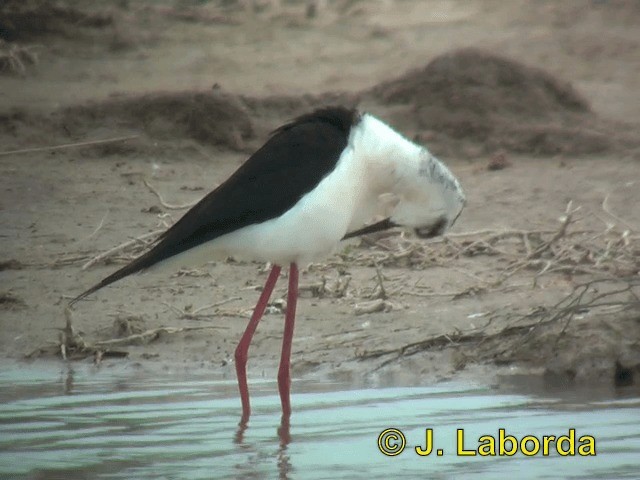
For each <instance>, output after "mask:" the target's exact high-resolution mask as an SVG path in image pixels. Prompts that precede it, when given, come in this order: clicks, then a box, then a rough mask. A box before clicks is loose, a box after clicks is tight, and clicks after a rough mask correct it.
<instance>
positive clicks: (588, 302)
mask: <svg viewBox="0 0 640 480" xmlns="http://www.w3.org/2000/svg"><path fill="white" fill-rule="evenodd" d="M154 193H155V194H156V196H157V197H158V200H159V201H161V202H162V203H166V202H164V200H163V199H162V197H161V196H159V194H158V192H157V191H156V192H154ZM607 200H608V199H607V198H605V200H604V201H603V202H602V205H601V211H600V212H586V211H584V210H583V209H582V208H581V207H579V206H578V207H574V206H573V204H572V202H569V203H568V204H567V206H566V209H565V210H564V212H562V214H561V216H560V218H559V221H558V225H557V226H556V228H547V229H532V230H523V229H506V230H500V231H493V230H484V231H470V232H461V233H455V234H449V235H447V236H445V237H442V238H439V239H434V240H432V241H430V242H428V243H426V242H424V241H422V240H419V239H417V238H413V237H411V236H408V235H405V234H403V233H400V232H397V231H390V232H387V233H384V234H375V235H371V236H367V237H363V238H362V239H361V240H360V244H359V245H355V246H354V245H349V246H347V247H345V248H344V249H343V251H342V252H341V253H339V254H337V255H336V256H334V257H333V258H332V259H330V260H329V261H328V262H327V263H324V264H314V265H312V266H310V271H315V272H317V273H320V274H321V276H320V279H319V280H318V281H314V282H312V283H307V284H302V285H301V286H300V295H301V296H303V297H305V296H306V297H315V298H322V297H328V298H334V299H339V301H341V302H347V303H349V304H350V305H351V306H352V309H353V310H352V311H353V313H354V315H356V316H357V315H363V314H370V313H375V312H388V311H392V310H400V309H402V308H403V306H402V303H401V302H402V298H403V297H405V296H416V297H425V298H430V297H449V298H450V299H451V300H452V301H455V300H457V299H460V298H464V297H466V296H478V295H485V294H490V293H492V292H501V291H513V290H523V291H524V290H526V289H536V288H539V286H538V285H539V283H540V281H541V278H542V277H553V276H555V277H553V278H556V277H557V276H560V277H562V278H564V279H565V280H568V281H570V282H571V283H573V284H574V285H575V287H574V289H573V291H572V292H571V293H570V294H569V295H567V296H566V297H565V298H563V299H562V300H561V301H559V302H557V303H556V304H553V305H538V306H537V307H535V308H531V309H529V310H527V311H524V312H523V311H520V310H518V309H517V308H515V309H514V308H503V309H501V310H496V311H492V312H485V313H483V315H482V319H483V321H484V324H483V325H481V326H477V327H474V328H472V329H470V330H465V331H459V330H455V331H452V332H447V333H441V334H439V335H435V336H431V337H428V338H424V339H418V340H416V341H415V342H412V343H410V344H406V345H403V346H401V347H394V348H392V349H387V350H384V349H382V350H372V351H362V350H359V351H357V352H356V354H355V355H356V358H358V359H359V360H371V359H380V360H379V363H378V366H377V367H376V368H377V369H378V368H382V367H384V366H385V365H388V364H389V363H393V362H397V361H400V360H402V359H403V358H406V357H410V356H412V355H416V354H420V353H421V352H425V351H428V350H442V349H445V348H453V349H456V350H460V352H461V353H460V355H459V357H458V360H457V367H456V368H464V366H465V365H466V364H468V363H473V362H493V363H496V364H511V363H518V362H520V361H524V360H526V361H527V362H529V363H534V364H535V363H536V362H537V363H539V364H541V365H547V363H548V362H549V359H553V358H555V356H557V352H558V351H559V349H558V348H556V347H557V346H558V344H559V343H561V342H567V341H569V342H570V341H576V338H580V335H582V334H584V332H585V331H589V323H588V322H590V321H593V319H594V318H596V319H597V318H600V317H601V316H603V315H604V316H616V318H617V317H618V316H623V317H624V318H631V320H629V321H630V322H631V323H630V324H629V328H630V329H634V328H637V327H636V326H635V325H636V324H637V321H636V323H633V322H634V320H633V318H634V316H635V318H640V276H638V273H639V272H640V236H639V235H637V234H636V233H635V229H634V226H633V225H630V224H629V223H628V222H626V221H625V220H624V219H623V218H621V217H620V216H619V215H617V214H616V213H615V212H613V211H612V210H611V208H610V207H609V205H608V202H607ZM593 217H598V218H599V219H600V221H601V222H602V223H603V228H602V229H601V230H599V231H597V230H594V229H593V228H586V226H585V225H584V223H585V222H586V219H587V218H593ZM159 232H160V230H158V231H154V232H151V233H149V234H145V235H143V236H140V237H138V238H136V239H132V240H129V241H127V242H125V243H123V244H121V245H119V246H117V247H114V248H112V249H110V250H108V251H106V252H103V253H100V254H98V255H93V256H91V257H90V258H89V257H88V256H82V255H79V254H70V255H69V256H67V257H65V258H66V259H67V260H65V261H68V259H69V258H73V263H74V264H78V265H79V264H81V263H84V266H83V268H91V267H93V266H95V265H98V264H104V263H124V262H128V261H130V260H131V259H133V258H135V257H136V256H138V255H139V254H140V253H142V252H143V251H144V250H145V249H146V248H148V245H149V243H150V242H152V241H153V238H154V237H155V236H156V235H157V234H158V233H159ZM483 256H490V257H498V258H500V259H501V262H497V263H496V262H492V263H491V265H494V266H495V265H496V264H499V265H502V268H500V269H495V268H493V269H488V270H484V271H483V270H481V269H480V268H477V269H475V270H474V271H467V272H466V276H467V277H468V278H469V279H470V283H469V284H468V286H466V287H465V288H464V289H461V290H455V291H432V290H425V289H423V288H422V287H421V285H419V284H411V283H408V282H407V281H406V280H405V279H403V277H402V276H401V277H400V278H394V279H393V280H390V279H388V278H387V277H385V275H384V270H383V269H382V268H381V267H382V266H390V267H400V268H411V269H417V270H424V269H429V268H431V267H433V266H446V267H447V268H454V269H455V268H458V267H456V264H457V262H459V261H460V260H463V259H474V260H477V259H479V258H481V257H483ZM353 265H360V266H366V267H372V268H374V269H375V276H374V277H373V286H371V287H364V288H363V287H362V286H358V287H353V286H352V285H351V275H350V274H349V273H348V269H349V267H350V266H353ZM479 265H480V263H479V264H478V266H479ZM329 272H333V274H329ZM186 274H189V275H193V274H194V272H186ZM514 278H517V279H518V283H515V282H514V281H513V279H514ZM523 280H524V281H523ZM252 288H253V287H252ZM239 299H240V297H229V298H226V299H223V300H222V301H219V302H216V303H214V304H211V305H206V306H202V307H194V306H191V305H188V306H186V307H185V308H183V309H178V308H177V307H175V306H174V305H169V304H165V306H166V307H167V309H169V310H170V311H172V312H173V313H174V314H175V315H176V318H177V319H180V320H193V321H198V320H208V319H211V318H214V317H220V316H226V317H229V316H231V317H233V316H240V317H248V316H249V315H250V314H251V310H250V308H248V307H246V306H245V307H239V308H235V309H228V308H221V307H222V306H223V305H225V304H227V303H230V302H233V301H236V300H239ZM270 309H272V310H274V312H272V313H275V311H277V312H278V313H282V312H283V311H284V310H286V303H285V304H278V300H274V302H272V305H271V306H270ZM131 315H133V314H132V313H129V314H126V315H125V316H124V317H122V316H120V317H119V320H120V321H121V323H120V324H118V326H117V332H119V333H117V334H116V338H113V339H108V340H102V341H97V342H94V343H91V344H89V343H86V342H85V341H84V340H83V339H82V338H81V337H80V336H78V335H77V334H76V333H75V332H74V331H73V329H72V327H71V323H70V322H71V320H70V319H71V316H70V312H69V313H68V314H67V327H66V328H65V330H64V331H63V334H62V335H61V337H60V341H59V342H58V343H57V344H56V345H55V346H53V347H51V348H50V349H49V350H48V351H49V352H58V353H59V354H60V355H61V356H63V357H66V356H69V352H72V353H73V355H72V356H73V358H76V357H86V356H88V355H99V356H100V357H99V358H102V357H103V356H104V355H111V353H110V352H112V350H111V349H112V348H113V347H120V346H124V345H128V344H131V343H146V342H149V341H153V340H155V339H157V338H158V337H159V336H160V335H163V334H174V333H180V332H184V331H187V330H192V329H198V328H209V327H180V328H177V327H161V328H158V329H148V330H144V329H143V328H142V327H141V326H138V327H136V328H135V329H134V328H132V327H131V325H132V324H131V322H129V321H125V320H126V319H127V318H130V316H131ZM123 318H124V320H123ZM131 318H135V316H134V317H131ZM585 318H586V319H587V320H585ZM498 320H499V321H498ZM122 322H124V323H122ZM585 322H586V324H585ZM495 325H500V327H499V328H496V327H495ZM585 325H586V327H585ZM123 332H124V333H123ZM123 335H124V336H123ZM632 335H633V334H632ZM636 348H637V347H636ZM632 349H633V348H632ZM43 351H44V350H42V349H40V350H38V352H39V353H42V352H43ZM587 351H588V349H587ZM97 352H100V353H97ZM543 353H544V354H543ZM614 353H615V352H613V353H611V355H613V356H615V354H614ZM122 354H123V353H122V352H121V351H118V352H117V353H115V355H122ZM96 358H98V357H96ZM634 361H635V360H633V359H632V360H631V364H630V365H631V367H629V368H631V371H633V369H634V368H636V367H635V363H634ZM616 362H617V363H616V365H617V364H620V365H627V364H628V359H624V358H622V359H621V358H618V357H616ZM625 362H627V363H625ZM610 363H611V362H609V363H607V365H609V364H610ZM611 365H613V364H611ZM611 365H609V366H611ZM639 365H640V364H639ZM567 368H568V370H571V368H572V367H571V368H570V367H567ZM611 368H613V367H611ZM624 368H627V366H625V367H624ZM625 371H626V370H625ZM572 375H574V376H575V375H576V373H575V372H574V373H573V374H572Z"/></svg>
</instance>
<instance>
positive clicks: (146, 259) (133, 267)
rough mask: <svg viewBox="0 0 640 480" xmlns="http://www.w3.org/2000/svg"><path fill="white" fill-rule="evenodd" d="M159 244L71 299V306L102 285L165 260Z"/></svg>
mask: <svg viewBox="0 0 640 480" xmlns="http://www.w3.org/2000/svg"><path fill="white" fill-rule="evenodd" d="M157 247H158V245H157V244H156V246H155V247H154V248H152V249H151V250H149V251H148V252H147V253H145V254H144V255H141V256H140V257H138V258H136V259H135V260H133V261H132V262H131V263H129V264H127V265H125V266H124V267H122V268H121V269H120V270H117V271H115V272H113V273H112V274H111V275H109V276H108V277H106V278H104V279H102V280H101V281H100V282H99V283H97V284H95V285H94V286H93V287H91V288H90V289H88V290H86V291H84V292H82V293H81V294H80V295H78V296H77V297H76V298H74V299H73V300H71V301H70V302H69V306H71V305H73V304H74V303H76V302H77V301H78V300H82V299H83V298H84V297H86V296H88V295H91V294H92V293H94V292H96V291H97V290H100V289H101V288H102V287H106V286H107V285H110V284H112V283H114V282H117V281H118V280H121V279H123V278H124V277H127V276H129V275H131V274H134V273H138V272H140V271H142V270H144V269H146V268H149V267H151V266H152V265H154V264H156V263H158V262H160V261H162V260H164V259H165V258H166V256H163V255H162V254H161V252H159V251H158V248H157Z"/></svg>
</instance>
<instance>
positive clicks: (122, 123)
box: [59, 90, 254, 151]
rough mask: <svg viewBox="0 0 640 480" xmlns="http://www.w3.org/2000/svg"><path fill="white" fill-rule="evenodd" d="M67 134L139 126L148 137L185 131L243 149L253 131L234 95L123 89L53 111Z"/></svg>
mask: <svg viewBox="0 0 640 480" xmlns="http://www.w3.org/2000/svg"><path fill="white" fill-rule="evenodd" d="M59 116H60V118H59V122H60V123H61V125H62V127H63V128H64V129H65V130H66V131H68V132H71V133H72V134H73V135H80V136H83V135H85V134H86V132H88V131H90V130H92V129H97V128H103V127H105V126H106V127H110V128H111V129H112V130H116V131H123V130H126V131H131V130H134V131H140V130H143V131H144V133H146V134H147V135H149V136H150V137H155V138H161V139H164V138H167V137H170V138H173V137H176V136H178V137H180V136H182V137H187V138H191V139H194V140H197V141H199V142H202V143H204V144H211V145H216V146H219V147H223V148H228V149H231V150H239V151H242V150H244V149H245V148H246V147H245V141H246V140H248V139H250V138H252V137H253V135H254V130H253V124H252V122H251V118H250V117H249V114H248V113H247V110H246V108H245V106H244V105H243V103H242V102H241V101H240V100H239V99H238V98H237V97H235V96H233V95H228V94H225V93H222V92H218V91H215V90H214V91H210V92H189V91H184V92H167V93H164V92H160V93H150V94H145V95H127V96H123V97H117V98H112V99H109V100H106V101H103V102H96V103H89V104H85V105H80V106H75V107H71V108H68V109H65V110H64V111H62V112H61V114H59Z"/></svg>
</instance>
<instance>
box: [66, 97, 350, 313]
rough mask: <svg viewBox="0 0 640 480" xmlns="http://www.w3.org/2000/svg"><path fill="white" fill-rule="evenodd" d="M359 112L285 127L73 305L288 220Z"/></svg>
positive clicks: (326, 114)
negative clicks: (226, 238)
mask: <svg viewBox="0 0 640 480" xmlns="http://www.w3.org/2000/svg"><path fill="white" fill-rule="evenodd" d="M358 119H359V116H358V114H357V112H356V111H355V110H351V109H346V108H342V107H329V108H324V109H320V110H316V111H315V112H312V113H309V114H307V115H303V116H301V117H298V118H297V119H295V120H294V121H293V122H291V123H289V124H287V125H284V126H283V127H280V128H279V129H278V130H276V131H275V132H274V133H273V135H272V136H271V138H270V139H269V140H268V141H267V142H266V143H265V144H264V146H262V147H261V148H260V149H259V150H258V151H256V152H255V153H254V154H253V155H252V156H251V157H250V158H249V159H248V160H247V161H246V162H245V163H244V164H243V165H242V166H241V167H240V168H239V169H238V170H236V172H235V173H234V174H233V175H231V177H229V178H228V179H227V180H226V181H225V182H224V183H222V184H221V185H220V186H219V187H218V188H216V189H215V190H213V191H212V192H211V193H209V194H208V195H207V196H205V197H204V198H203V199H202V200H200V202H198V203H197V204H196V205H194V206H193V207H192V208H191V209H190V210H189V211H188V212H187V213H186V214H185V215H184V216H183V217H182V218H181V219H180V220H178V221H177V222H176V223H175V224H174V225H173V226H171V228H169V229H168V230H167V231H166V232H164V233H163V234H162V235H161V236H160V237H159V239H158V241H157V243H156V244H155V245H154V246H153V247H152V248H151V249H150V250H149V251H148V252H146V253H144V254H143V255H142V256H140V257H138V258H137V259H135V260H133V261H132V262H131V263H129V264H128V265H126V266H124V267H123V268H121V269H120V270H118V271H116V272H114V273H113V274H111V275H109V276H108V277H106V278H105V279H103V280H102V281H101V282H99V283H98V284H97V285H95V286H93V287H91V288H90V289H89V290H87V291H86V292H84V293H82V294H81V295H79V296H78V297H76V298H75V299H73V300H72V301H71V303H74V302H76V301H78V300H80V299H81V298H83V297H86V296H87V295H89V294H91V293H93V292H95V291H96V290H99V289H100V288H102V287H104V286H106V285H109V284H111V283H113V282H115V281H117V280H120V279H121V278H124V277H126V276H128V275H131V274H132V273H136V272H139V271H140V270H144V269H146V268H149V267H151V266H152V265H154V264H156V263H158V262H161V261H163V260H166V259H168V258H170V257H172V256H174V255H177V254H179V253H182V252H184V251H186V250H189V249H190V248H193V247H196V246H198V245H201V244H203V243H205V242H207V241H210V240H213V239H215V238H217V237H219V236H221V235H224V234H226V233H230V232H233V231H235V230H238V229H240V228H243V227H246V226H249V225H253V224H256V223H262V222H265V221H267V220H270V219H272V218H276V217H278V216H280V215H282V214H283V213H284V212H286V211H287V210H289V209H290V208H291V207H293V206H294V205H295V204H296V203H297V202H298V201H299V200H300V198H302V197H303V196H304V195H305V194H306V193H308V192H310V191H311V190H313V189H314V188H315V187H316V186H317V185H318V184H319V183H320V181H321V180H322V179H323V178H324V177H325V176H326V175H327V174H329V173H330V172H331V171H332V170H333V168H334V167H335V165H336V163H337V161H338V159H339V158H340V155H341V154H342V152H343V150H344V149H345V147H346V146H347V142H348V139H349V133H350V130H351V127H352V126H353V125H354V124H355V123H356V122H357V121H358Z"/></svg>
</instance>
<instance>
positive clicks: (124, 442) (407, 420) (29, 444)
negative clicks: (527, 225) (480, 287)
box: [0, 365, 640, 480]
mask: <svg viewBox="0 0 640 480" xmlns="http://www.w3.org/2000/svg"><path fill="white" fill-rule="evenodd" d="M52 368H55V369H52ZM113 370H114V369H106V368H102V369H99V370H97V369H92V368H90V367H86V366H83V367H75V369H74V370H66V369H64V367H63V369H62V370H61V371H58V370H57V367H48V368H40V367H38V368H35V367H33V366H26V365H23V366H16V367H11V368H5V369H4V370H3V371H1V372H0V478H11V479H13V478H38V479H56V478H64V479H71V480H73V479H83V478H87V479H89V478H91V479H93V478H98V479H138V478H141V479H146V478H148V479H161V478H162V479H164V478H170V479H182V478H185V479H200V478H202V479H209V478H257V479H262V478H291V479H296V478H301V479H325V478H326V479H354V478H368V479H369V478H373V479H378V478H379V479H388V478H461V477H467V476H470V475H471V474H473V476H474V478H497V477H498V476H500V477H503V476H505V475H512V474H513V475H516V477H517V478H639V477H640V421H639V420H640V399H639V398H637V397H631V398H612V396H611V395H609V396H606V397H603V396H600V397H599V398H592V399H589V398H586V397H585V396H584V395H582V394H580V395H575V394H574V395H571V394H567V395H565V394H554V395H548V394H535V395H534V394H504V393H499V392H497V391H496V390H493V389H491V388H488V387H482V386H477V385H462V384H456V383H442V384H437V385H435V386H429V387H420V388H417V387H411V388H408V387H390V388H370V389H357V390H354V389H350V388H349V386H348V385H344V384H339V383H326V382H325V383H320V384H319V383H318V382H317V381H314V382H302V381H299V382H296V381H294V383H293V391H294V394H293V396H292V405H293V408H294V412H293V415H292V418H291V427H290V432H289V433H290V440H289V441H288V443H287V442H286V441H283V438H284V436H283V435H282V431H281V435H279V434H278V427H279V424H280V404H279V398H278V396H277V388H276V385H275V383H274V382H272V381H259V380H258V381H256V380H255V379H250V389H251V393H252V406H253V412H254V413H253V416H252V418H251V421H250V424H249V427H248V428H247V430H246V431H245V432H244V434H243V435H242V438H241V439H240V438H239V437H238V427H237V423H238V418H239V410H240V402H239V399H238V396H237V393H236V388H237V387H236V384H235V380H229V381H213V380H211V379H209V378H208V377H204V376H194V377H192V378H185V376H184V375H163V376H162V378H159V377H155V378H154V377H152V376H150V375H148V374H147V375H146V376H145V375H144V374H134V373H132V372H130V371H113ZM392 427H393V428H396V429H400V430H401V431H402V432H403V434H404V435H405V437H406V448H405V449H404V451H403V452H402V453H401V454H399V455H397V456H385V455H383V454H382V453H381V452H380V451H379V449H378V437H379V435H380V433H381V432H382V431H383V430H385V429H388V428H392ZM427 428H431V429H433V443H434V452H433V453H432V454H431V455H429V456H425V457H422V456H419V455H417V454H416V452H415V450H414V447H415V446H417V445H421V446H422V447H421V448H424V447H425V446H426V445H425V440H426V432H425V429H427ZM499 428H505V429H506V433H507V434H511V435H514V436H516V437H518V438H521V437H523V436H525V435H534V436H537V437H538V438H541V437H542V436H543V435H556V436H559V435H567V433H568V430H569V428H575V429H576V448H577V446H578V445H580V442H579V441H578V438H579V437H581V436H584V435H591V436H593V437H594V438H595V448H596V453H597V455H596V456H595V457H593V456H589V457H583V456H579V455H577V454H576V455H575V456H566V457H563V456H560V455H558V454H557V453H556V450H555V449H554V448H551V454H550V455H549V456H543V455H542V453H539V454H538V455H535V456H533V457H527V456H526V455H524V454H522V453H521V452H519V453H516V454H515V455H514V456H511V457H507V456H490V457H481V456H477V455H476V456H458V455H456V441H457V433H456V431H457V429H463V430H464V443H463V444H462V447H463V448H464V449H465V450H471V449H473V448H477V446H478V438H479V437H480V436H481V435H492V436H494V437H496V438H497V437H498V429H499ZM383 445H384V442H383ZM389 445H390V447H391V448H394V446H396V445H398V442H397V441H396V440H394V439H392V440H391V441H390V442H389ZM529 445H531V446H533V443H529ZM438 448H441V449H442V450H443V454H442V456H437V455H436V453H435V450H436V449H438Z"/></svg>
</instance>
